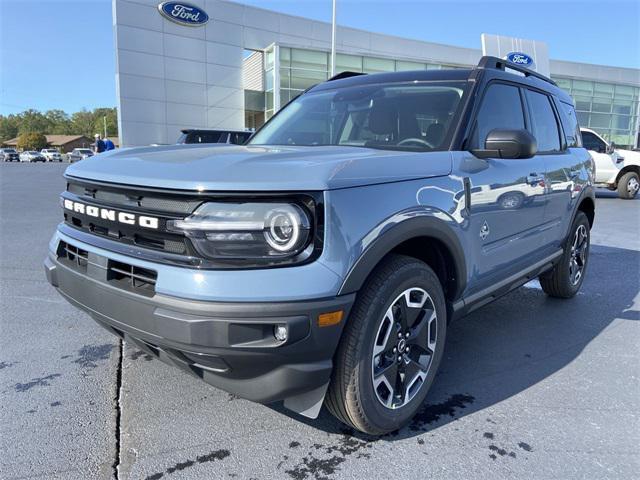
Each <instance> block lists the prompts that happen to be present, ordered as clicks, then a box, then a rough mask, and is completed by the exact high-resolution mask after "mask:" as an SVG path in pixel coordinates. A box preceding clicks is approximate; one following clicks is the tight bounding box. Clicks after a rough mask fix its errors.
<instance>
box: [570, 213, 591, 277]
mask: <svg viewBox="0 0 640 480" xmlns="http://www.w3.org/2000/svg"><path fill="white" fill-rule="evenodd" d="M588 238H589V237H588V235H587V228H586V227H585V226H584V225H580V226H578V228H577V229H576V232H575V233H574V235H573V243H572V244H571V258H570V259H569V280H570V281H571V284H572V285H577V284H578V283H579V282H580V279H581V278H582V275H583V273H584V267H585V265H586V260H587V248H588V247H589V242H588Z"/></svg>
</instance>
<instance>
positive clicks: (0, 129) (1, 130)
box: [0, 115, 20, 143]
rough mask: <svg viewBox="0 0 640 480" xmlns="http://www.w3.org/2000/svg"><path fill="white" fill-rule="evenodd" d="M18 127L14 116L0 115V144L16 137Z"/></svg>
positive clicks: (17, 120)
mask: <svg viewBox="0 0 640 480" xmlns="http://www.w3.org/2000/svg"><path fill="white" fill-rule="evenodd" d="M19 126H20V125H19V119H18V117H17V116H16V115H6V116H5V115H0V143H2V142H4V141H7V140H10V139H12V138H15V137H17V136H18V131H19Z"/></svg>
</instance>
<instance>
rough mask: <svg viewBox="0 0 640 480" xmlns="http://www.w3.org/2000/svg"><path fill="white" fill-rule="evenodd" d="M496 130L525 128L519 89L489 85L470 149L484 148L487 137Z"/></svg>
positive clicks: (477, 117)
mask: <svg viewBox="0 0 640 480" xmlns="http://www.w3.org/2000/svg"><path fill="white" fill-rule="evenodd" d="M496 128H506V129H524V128H525V123H524V111H523V109H522V100H521V99H520V90H519V89H518V88H517V87H514V86H511V85H506V84H503V83H493V84H491V85H489V88H487V90H486V91H485V94H484V98H483V99H482V104H481V105H480V109H479V110H478V114H477V116H476V122H475V126H474V128H473V133H472V134H471V140H470V142H469V144H470V148H479V149H482V148H484V141H485V140H486V138H487V135H488V134H489V132H490V131H491V130H494V129H496Z"/></svg>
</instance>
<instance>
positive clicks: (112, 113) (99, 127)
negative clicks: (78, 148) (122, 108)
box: [93, 108, 118, 137]
mask: <svg viewBox="0 0 640 480" xmlns="http://www.w3.org/2000/svg"><path fill="white" fill-rule="evenodd" d="M93 115H94V118H95V120H94V125H93V127H94V130H95V131H94V132H93V133H94V134H96V133H99V134H100V135H102V136H104V123H105V117H106V123H107V136H108V137H116V136H118V115H117V110H116V109H115V108H96V109H95V110H94V111H93Z"/></svg>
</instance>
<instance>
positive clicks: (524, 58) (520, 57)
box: [507, 52, 533, 67]
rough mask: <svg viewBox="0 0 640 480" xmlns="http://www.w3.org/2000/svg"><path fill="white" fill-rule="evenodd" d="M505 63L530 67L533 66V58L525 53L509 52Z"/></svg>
mask: <svg viewBox="0 0 640 480" xmlns="http://www.w3.org/2000/svg"><path fill="white" fill-rule="evenodd" d="M507 61H509V62H511V63H514V64H516V65H520V66H522V67H530V66H532V65H533V58H531V57H530V56H529V55H527V54H526V53H520V52H511V53H509V54H508V55H507Z"/></svg>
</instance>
